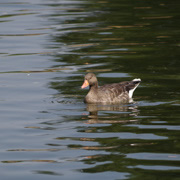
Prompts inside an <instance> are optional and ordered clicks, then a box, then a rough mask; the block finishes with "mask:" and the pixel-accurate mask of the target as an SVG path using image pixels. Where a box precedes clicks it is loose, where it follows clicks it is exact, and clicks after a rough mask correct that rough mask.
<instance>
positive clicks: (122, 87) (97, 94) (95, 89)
mask: <svg viewBox="0 0 180 180" xmlns="http://www.w3.org/2000/svg"><path fill="white" fill-rule="evenodd" d="M140 82H141V79H140V78H138V79H133V80H132V81H124V82H120V83H113V84H105V85H103V86H98V80H97V77H96V75H95V74H94V73H88V74H86V75H85V77H84V83H83V85H82V86H81V88H82V89H83V88H85V87H87V86H89V92H88V94H87V95H86V97H85V99H84V102H85V103H95V104H97V103H100V104H109V103H110V104H121V103H128V102H131V101H132V96H133V92H134V90H135V89H136V88H137V86H138V85H139V84H140Z"/></svg>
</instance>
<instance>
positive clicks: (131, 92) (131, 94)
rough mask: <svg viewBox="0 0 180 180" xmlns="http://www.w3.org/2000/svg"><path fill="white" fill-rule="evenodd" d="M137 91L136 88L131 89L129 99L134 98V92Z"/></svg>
mask: <svg viewBox="0 0 180 180" xmlns="http://www.w3.org/2000/svg"><path fill="white" fill-rule="evenodd" d="M135 89H136V87H135V88H134V89H131V90H130V91H129V99H131V98H132V96H133V92H134V90H135Z"/></svg>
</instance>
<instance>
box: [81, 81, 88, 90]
mask: <svg viewBox="0 0 180 180" xmlns="http://www.w3.org/2000/svg"><path fill="white" fill-rule="evenodd" d="M87 86H89V83H88V81H87V80H84V83H83V85H82V86H81V89H83V88H85V87H87Z"/></svg>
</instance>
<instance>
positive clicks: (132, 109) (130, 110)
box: [86, 104, 138, 123]
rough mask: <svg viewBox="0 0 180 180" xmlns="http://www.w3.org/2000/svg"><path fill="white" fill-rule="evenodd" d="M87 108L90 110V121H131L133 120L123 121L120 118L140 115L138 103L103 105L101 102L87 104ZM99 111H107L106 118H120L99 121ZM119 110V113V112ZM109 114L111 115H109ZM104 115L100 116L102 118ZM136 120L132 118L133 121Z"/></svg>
mask: <svg viewBox="0 0 180 180" xmlns="http://www.w3.org/2000/svg"><path fill="white" fill-rule="evenodd" d="M86 110H87V111H89V116H88V118H89V119H90V120H89V123H108V122H110V123H118V122H119V123H125V122H130V121H131V120H124V121H121V120H120V119H121V118H123V117H128V116H137V115H138V107H137V106H136V105H133V104H131V105H123V104H122V105H111V104H109V105H101V104H99V105H98V104H87V105H86ZM98 111H105V112H106V114H105V116H104V118H106V119H118V120H110V121H109V120H106V121H102V120H101V121H98V119H99V118H98ZM107 111H116V113H115V114H113V112H111V113H108V112H107ZM118 112H119V113H118ZM108 114H109V115H108ZM101 117H102V116H100V118H101ZM133 121H135V120H132V122H133Z"/></svg>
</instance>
